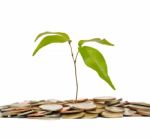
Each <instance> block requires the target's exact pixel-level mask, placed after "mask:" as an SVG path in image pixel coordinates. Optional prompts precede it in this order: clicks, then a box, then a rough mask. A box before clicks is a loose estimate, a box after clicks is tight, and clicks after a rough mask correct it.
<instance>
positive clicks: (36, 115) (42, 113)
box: [28, 111, 51, 117]
mask: <svg viewBox="0 0 150 139" xmlns="http://www.w3.org/2000/svg"><path fill="white" fill-rule="evenodd" d="M50 113H51V112H49V113H48V112H46V111H38V112H35V113H32V114H29V115H28V117H40V116H44V115H46V114H50Z"/></svg>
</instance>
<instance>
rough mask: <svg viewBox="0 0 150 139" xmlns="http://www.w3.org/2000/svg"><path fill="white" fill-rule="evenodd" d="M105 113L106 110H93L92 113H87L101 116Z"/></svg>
mask: <svg viewBox="0 0 150 139" xmlns="http://www.w3.org/2000/svg"><path fill="white" fill-rule="evenodd" d="M104 111H105V109H96V110H91V111H86V112H87V113H91V114H101V113H102V112H104Z"/></svg>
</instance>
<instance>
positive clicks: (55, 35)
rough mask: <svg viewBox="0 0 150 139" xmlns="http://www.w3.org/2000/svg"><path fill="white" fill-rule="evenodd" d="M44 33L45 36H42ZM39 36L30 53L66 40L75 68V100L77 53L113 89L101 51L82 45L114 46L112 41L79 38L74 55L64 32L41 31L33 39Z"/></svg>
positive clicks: (68, 38)
mask: <svg viewBox="0 0 150 139" xmlns="http://www.w3.org/2000/svg"><path fill="white" fill-rule="evenodd" d="M44 35H46V36H45V37H43V36H44ZM40 37H43V39H42V40H41V41H40V43H39V44H38V46H37V47H36V49H35V50H34V52H33V54H32V55H33V56H34V55H35V54H36V53H37V52H38V51H39V50H40V49H41V48H43V47H45V46H47V45H49V44H53V43H65V42H67V43H68V44H69V47H70V51H71V56H72V59H73V64H74V70H75V80H76V97H75V101H76V100H77V99H78V78H77V67H76V64H77V57H78V54H80V55H81V57H82V58H83V61H84V63H85V65H87V66H88V67H90V68H91V69H93V70H95V71H96V72H97V73H98V75H99V77H100V78H101V79H103V80H104V81H105V82H107V83H108V84H109V85H110V86H111V88H112V89H114V90H115V86H114V85H113V83H112V81H111V79H110V77H109V75H108V69H107V64H106V61H105V59H104V57H103V55H102V53H101V52H100V51H98V50H97V49H95V48H93V47H90V46H86V45H84V44H85V43H87V42H97V43H99V44H102V45H107V46H114V45H113V44H112V43H110V42H109V41H107V40H106V39H100V38H93V39H88V40H80V41H79V42H78V52H77V53H76V55H74V53H73V49H72V45H71V42H72V41H71V40H70V37H69V35H68V34H66V33H64V32H43V33H40V34H39V35H38V36H37V37H36V39H35V41H37V40H38V39H39V38H40Z"/></svg>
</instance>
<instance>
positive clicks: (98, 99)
mask: <svg viewBox="0 0 150 139" xmlns="http://www.w3.org/2000/svg"><path fill="white" fill-rule="evenodd" d="M115 99H116V98H115V97H110V96H103V97H95V98H94V99H93V100H94V101H112V100H115Z"/></svg>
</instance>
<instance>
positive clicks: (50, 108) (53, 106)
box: [39, 104, 63, 111]
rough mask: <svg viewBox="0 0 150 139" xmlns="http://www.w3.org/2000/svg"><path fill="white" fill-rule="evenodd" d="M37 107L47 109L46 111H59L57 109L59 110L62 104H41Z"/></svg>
mask: <svg viewBox="0 0 150 139" xmlns="http://www.w3.org/2000/svg"><path fill="white" fill-rule="evenodd" d="M39 107H40V108H41V109H43V110H47V111H59V110H61V109H62V108H63V107H62V105H59V104H48V105H41V106H39Z"/></svg>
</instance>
